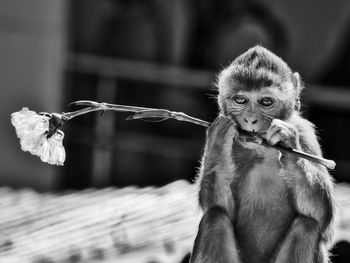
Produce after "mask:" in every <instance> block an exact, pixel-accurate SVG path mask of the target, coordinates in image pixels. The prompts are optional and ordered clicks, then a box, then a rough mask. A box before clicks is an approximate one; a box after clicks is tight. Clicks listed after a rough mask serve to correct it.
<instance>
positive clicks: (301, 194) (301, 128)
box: [267, 116, 334, 263]
mask: <svg viewBox="0 0 350 263" xmlns="http://www.w3.org/2000/svg"><path fill="white" fill-rule="evenodd" d="M292 121H293V122H291V123H289V124H287V125H284V124H283V123H279V122H277V124H276V123H273V124H274V125H275V126H278V127H279V128H280V129H277V128H276V127H275V128H274V127H272V129H271V130H275V131H278V132H276V133H273V132H271V131H270V134H269V135H268V136H267V137H268V139H269V140H270V141H271V139H272V142H273V143H274V142H278V141H281V142H282V143H285V144H287V145H288V146H293V147H297V148H299V149H301V150H303V151H305V152H308V153H311V154H314V155H317V156H322V153H321V149H320V146H319V144H318V142H317V138H316V135H315V132H314V129H313V126H312V124H311V123H309V122H308V121H307V120H304V119H302V118H301V117H299V116H298V118H295V119H292ZM283 125H284V126H283ZM288 129H291V130H288ZM293 129H295V130H294V131H293ZM278 134H280V135H278ZM293 140H295V141H294V143H293ZM281 161H282V163H283V164H284V166H285V170H286V172H287V177H288V178H289V180H290V181H289V184H290V188H291V190H292V196H293V202H294V206H295V209H296V211H297V213H298V216H297V217H296V218H295V219H294V221H293V223H292V225H291V227H290V229H289V232H288V234H287V236H286V238H285V239H284V241H283V243H282V245H281V247H280V248H279V249H278V253H277V254H276V260H275V262H276V263H279V262H286V260H288V258H292V260H291V262H322V263H323V262H325V261H324V259H326V258H327V249H326V244H327V243H328V242H330V241H331V239H332V234H333V232H332V229H333V228H332V224H331V223H332V220H333V214H334V211H333V210H334V203H333V197H332V192H333V183H332V180H331V177H330V175H329V174H328V171H327V170H326V168H325V167H323V166H322V165H319V164H316V163H313V162H311V161H308V160H305V159H301V158H297V157H295V156H293V155H289V154H287V155H285V156H283V157H282V159H281ZM316 258H318V261H316ZM288 262H289V261H288Z"/></svg>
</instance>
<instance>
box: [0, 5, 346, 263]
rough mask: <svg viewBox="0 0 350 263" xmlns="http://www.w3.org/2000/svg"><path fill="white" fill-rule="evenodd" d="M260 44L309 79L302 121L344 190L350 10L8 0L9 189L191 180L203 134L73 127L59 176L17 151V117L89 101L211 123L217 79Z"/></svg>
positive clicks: (5, 174)
mask: <svg viewBox="0 0 350 263" xmlns="http://www.w3.org/2000/svg"><path fill="white" fill-rule="evenodd" d="M255 44H261V45H263V46H265V47H266V48H268V49H270V50H272V51H273V52H274V53H276V54H277V55H279V56H281V57H282V58H283V59H284V60H285V61H287V62H288V64H289V66H290V67H291V68H292V69H293V70H294V71H298V72H299V73H300V74H301V76H302V78H303V80H304V82H305V83H306V89H305V91H304V96H303V104H304V107H303V111H304V114H305V116H307V118H308V119H309V120H310V121H312V122H313V123H315V124H316V126H317V128H318V131H319V136H320V138H321V144H322V146H323V149H324V152H325V156H326V157H327V158H329V159H333V160H335V161H336V163H337V167H336V170H335V171H334V172H332V175H333V176H334V178H335V180H336V182H338V183H349V182H350V151H349V149H350V140H349V139H348V137H347V136H348V134H349V132H348V129H349V127H350V122H349V120H350V74H349V72H350V2H349V1H347V0H334V1H319V0H304V1H293V0H288V1H278V0H223V1H210V0H169V1H164V0H88V1H87V0H75V1H68V0H59V1H55V0H32V1H23V0H22V1H21V0H0V87H1V90H2V92H1V94H2V96H1V104H0V118H1V125H0V136H1V138H2V147H1V148H0V158H1V159H0V186H6V187H10V188H11V189H18V191H21V190H20V189H24V188H25V189H32V190H33V191H35V193H38V195H39V193H43V194H44V193H47V192H55V193H62V192H63V191H71V192H74V191H76V190H84V189H91V188H94V189H105V188H106V187H118V188H119V187H126V186H130V185H133V186H139V187H145V186H157V187H162V186H165V185H167V184H169V183H172V182H174V181H177V180H186V181H188V182H192V181H193V179H194V177H195V175H196V170H197V168H198V166H199V159H200V157H201V154H202V148H203V145H204V141H205V129H204V128H203V127H200V126H196V125H193V124H188V123H182V122H176V121H171V120H170V121H167V122H161V123H145V122H137V121H125V118H126V117H127V115H125V114H116V113H111V112H106V113H105V114H104V115H103V117H101V116H100V114H98V113H92V114H89V115H86V116H83V117H79V118H77V119H74V121H71V122H69V123H67V124H65V126H64V132H65V133H66V137H65V141H64V144H65V148H66V151H67V159H66V162H65V166H64V167H53V166H50V165H48V164H45V163H42V162H41V161H40V160H39V159H38V158H37V157H35V156H31V155H30V154H28V153H24V152H22V151H21V149H20V146H19V141H18V139H17V138H16V134H15V131H14V128H13V127H12V126H11V124H10V114H11V113H12V112H14V111H18V110H20V109H21V108H22V107H24V106H27V107H29V108H30V109H32V110H34V111H37V112H40V111H46V112H62V111H69V110H70V109H68V108H66V106H65V105H66V104H68V103H69V102H72V101H74V100H81V99H85V100H96V101H100V102H109V103H116V104H126V105H135V106H144V107H154V108H166V109H169V110H174V111H182V112H185V113H187V114H189V115H191V116H194V117H198V118H201V119H203V120H207V121H212V120H213V119H214V118H215V116H216V114H217V106H216V101H215V99H214V98H213V96H214V95H215V91H214V90H213V85H212V84H213V82H214V81H215V78H216V74H217V73H218V72H219V71H220V70H221V69H223V67H225V66H227V65H228V64H229V63H230V61H232V60H233V59H234V58H235V57H236V56H237V55H239V54H241V53H242V52H244V51H246V50H247V49H248V48H249V47H251V46H253V45H255ZM96 191H97V190H96ZM11 193H12V194H15V193H13V192H11ZM21 193H22V192H21ZM33 193H34V192H33ZM0 241H1V240H0ZM338 247H340V248H342V249H340V250H339V251H335V254H336V255H337V254H341V253H343V254H344V253H345V252H344V251H347V250H348V248H349V244H348V243H346V242H343V243H341V245H339V246H338ZM343 248H344V249H343ZM0 252H1V242H0ZM343 254H342V255H343ZM342 258H343V259H345V258H346V256H343V257H340V256H339V257H338V258H337V259H335V260H334V262H345V261H341V260H342ZM347 259H348V258H347ZM336 260H337V261H336ZM345 260H346V259H345ZM130 262H137V261H130Z"/></svg>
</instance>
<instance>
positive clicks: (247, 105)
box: [225, 88, 291, 133]
mask: <svg viewBox="0 0 350 263" xmlns="http://www.w3.org/2000/svg"><path fill="white" fill-rule="evenodd" d="M283 95H284V94H283V92H281V91H279V90H278V89H276V88H263V89H260V90H256V91H254V90H252V91H244V90H242V91H236V92H234V93H233V94H231V95H230V96H229V97H226V99H225V110H226V115H228V116H230V117H231V118H232V119H233V120H235V121H236V123H237V124H238V126H239V127H240V128H241V129H242V130H246V131H250V132H255V133H264V132H265V131H266V130H267V129H268V128H269V127H270V124H271V122H272V120H273V119H275V118H278V119H285V118H286V117H287V115H288V113H289V112H290V111H291V109H289V108H290V107H288V105H290V104H291V103H289V102H288V100H286V98H285V96H283Z"/></svg>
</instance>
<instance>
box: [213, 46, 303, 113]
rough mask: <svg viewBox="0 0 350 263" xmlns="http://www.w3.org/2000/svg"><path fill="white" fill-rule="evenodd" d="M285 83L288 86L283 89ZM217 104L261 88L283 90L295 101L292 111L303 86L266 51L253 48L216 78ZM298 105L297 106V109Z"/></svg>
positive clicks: (297, 77) (287, 67) (285, 67)
mask: <svg viewBox="0 0 350 263" xmlns="http://www.w3.org/2000/svg"><path fill="white" fill-rule="evenodd" d="M285 83H289V84H291V85H283V84H285ZM216 87H217V89H218V92H219V96H218V103H219V106H220V108H221V105H222V102H223V99H224V98H226V97H227V96H229V95H230V94H232V92H234V91H238V90H245V91H250V90H254V89H255V90H259V89H261V88H263V87H276V88H280V89H285V91H287V92H289V93H290V94H291V96H293V97H295V98H296V103H295V104H296V108H299V107H300V100H299V96H300V93H301V90H302V87H303V85H302V84H301V81H300V76H299V74H298V73H293V72H292V70H291V69H290V67H289V66H288V65H287V63H286V62H284V61H283V60H282V59H281V58H280V57H279V56H277V55H275V54H274V53H272V52H271V51H269V50H268V49H266V48H264V47H262V46H260V45H256V46H254V47H252V48H250V49H248V50H247V51H246V52H244V53H243V54H241V55H240V56H238V57H237V58H236V59H235V60H234V61H233V62H232V63H231V64H230V65H229V66H228V67H226V68H225V69H224V70H223V71H221V72H220V73H219V75H218V77H217V83H216ZM297 104H298V105H297Z"/></svg>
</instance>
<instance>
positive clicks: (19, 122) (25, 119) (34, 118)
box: [11, 108, 66, 165]
mask: <svg viewBox="0 0 350 263" xmlns="http://www.w3.org/2000/svg"><path fill="white" fill-rule="evenodd" d="M49 116H51V118H52V116H55V117H58V118H59V117H60V115H58V114H52V115H49ZM49 116H44V115H39V114H36V113H35V112H34V111H30V110H29V109H28V108H23V109H22V110H21V111H18V112H14V113H12V114H11V122H12V124H13V126H14V127H15V129H16V134H17V137H18V138H19V140H20V144H21V149H22V150H23V151H25V152H30V153H31V154H33V155H37V156H39V157H40V159H41V160H42V161H43V162H47V163H49V164H55V165H63V163H64V161H65V158H66V152H65V149H64V147H63V145H62V144H63V138H64V133H63V132H62V131H60V130H57V131H56V132H55V133H54V134H53V135H52V136H51V137H49V138H47V137H48V136H47V135H48V133H49V131H50V119H51V118H50V117H49Z"/></svg>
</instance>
